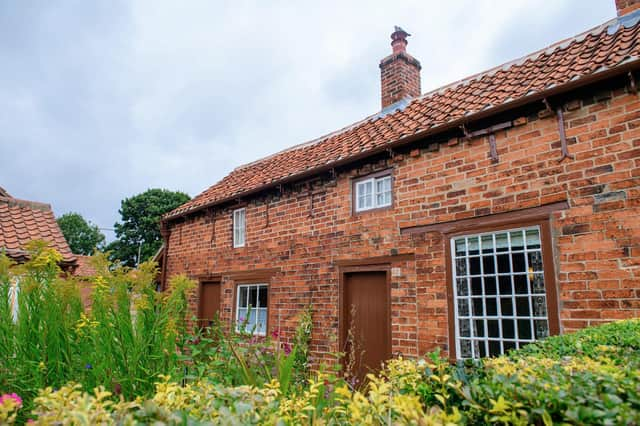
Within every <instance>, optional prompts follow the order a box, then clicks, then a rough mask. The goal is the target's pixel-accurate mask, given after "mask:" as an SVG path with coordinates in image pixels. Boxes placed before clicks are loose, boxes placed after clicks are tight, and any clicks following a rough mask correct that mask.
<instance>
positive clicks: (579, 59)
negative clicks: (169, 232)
mask: <svg viewBox="0 0 640 426" xmlns="http://www.w3.org/2000/svg"><path fill="white" fill-rule="evenodd" d="M639 20H640V10H638V11H636V12H633V13H630V14H628V15H625V16H622V17H618V18H615V19H613V20H611V21H609V22H607V23H605V24H602V25H600V26H599V27H596V28H594V29H592V30H590V31H588V32H585V33H583V34H581V35H579V36H576V37H574V38H571V39H567V40H564V41H562V42H559V43H556V44H554V45H552V46H549V47H548V48H546V49H543V50H540V51H538V52H535V53H533V54H531V55H528V56H526V57H523V58H521V59H519V60H516V61H512V62H509V63H507V64H504V65H502V66H499V67H496V68H493V69H491V70H489V71H486V72H484V73H481V74H477V75H475V76H472V77H469V78H467V79H465V80H461V81H458V82H456V83H453V84H451V85H449V86H445V87H442V88H440V89H438V90H435V91H433V92H430V93H427V94H425V95H422V96H421V97H418V98H416V99H413V100H410V101H405V102H404V103H403V102H402V101H401V102H399V103H398V104H397V105H395V107H396V108H398V109H397V110H391V111H382V112H381V113H378V114H376V115H373V116H370V117H368V118H366V119H364V120H362V121H360V122H358V123H355V124H353V125H351V126H349V127H346V128H344V129H342V130H340V131H337V132H334V133H332V134H329V135H327V136H324V137H322V138H319V139H316V140H314V141H311V142H308V143H306V144H302V145H298V146H295V147H292V148H290V149H287V150H285V151H282V152H279V153H277V154H274V155H272V156H269V157H266V158H264V159H262V160H258V161H256V162H253V163H250V164H247V165H244V166H241V167H238V168H236V169H235V170H233V171H232V172H231V173H230V174H229V175H227V176H226V177H225V178H223V179H222V180H221V181H220V182H218V183H216V184H215V185H213V186H211V187H210V188H209V189H207V190H205V191H204V192H202V193H201V194H200V195H198V196H196V197H195V198H193V199H192V200H190V201H188V202H187V203H185V204H183V205H182V206H180V207H178V208H177V209H175V210H173V211H172V212H170V213H168V214H167V215H166V216H165V219H170V218H172V217H177V216H181V215H183V214H185V213H188V212H190V211H194V210H198V209H200V208H203V207H205V206H209V205H213V204H216V203H218V202H221V201H223V200H226V199H230V198H232V197H240V196H242V195H243V194H244V193H247V192H249V191H252V190H255V189H256V188H259V187H262V186H265V185H269V184H276V183H277V182H278V181H281V180H283V179H286V178H289V177H292V176H295V175H298V174H302V173H304V172H306V171H309V170H311V169H314V168H317V167H321V166H326V165H330V164H332V163H336V162H338V161H343V160H345V159H347V158H349V157H354V156H359V155H361V154H363V153H365V152H366V151H370V150H373V149H377V148H380V147H384V146H385V145H387V144H389V143H392V142H395V141H398V140H399V139H401V138H403V137H407V136H411V135H415V134H418V133H421V132H423V131H426V130H429V129H435V128H438V127H440V126H443V125H446V124H447V123H451V122H452V121H456V120H459V119H462V118H464V117H468V116H470V115H472V114H475V113H478V112H481V111H488V110H491V109H493V108H496V107H500V106H505V105H507V104H509V103H510V102H513V101H516V100H519V99H522V98H525V97H528V96H531V95H533V94H535V93H539V92H541V91H545V90H548V89H551V88H557V87H558V86H562V85H565V84H568V83H572V82H576V81H579V80H581V79H584V78H585V77H588V76H591V75H594V74H596V73H599V72H602V71H606V70H610V69H613V68H615V67H617V66H620V65H622V64H624V63H628V62H631V61H636V60H638V59H639V57H640V25H638V21H639Z"/></svg>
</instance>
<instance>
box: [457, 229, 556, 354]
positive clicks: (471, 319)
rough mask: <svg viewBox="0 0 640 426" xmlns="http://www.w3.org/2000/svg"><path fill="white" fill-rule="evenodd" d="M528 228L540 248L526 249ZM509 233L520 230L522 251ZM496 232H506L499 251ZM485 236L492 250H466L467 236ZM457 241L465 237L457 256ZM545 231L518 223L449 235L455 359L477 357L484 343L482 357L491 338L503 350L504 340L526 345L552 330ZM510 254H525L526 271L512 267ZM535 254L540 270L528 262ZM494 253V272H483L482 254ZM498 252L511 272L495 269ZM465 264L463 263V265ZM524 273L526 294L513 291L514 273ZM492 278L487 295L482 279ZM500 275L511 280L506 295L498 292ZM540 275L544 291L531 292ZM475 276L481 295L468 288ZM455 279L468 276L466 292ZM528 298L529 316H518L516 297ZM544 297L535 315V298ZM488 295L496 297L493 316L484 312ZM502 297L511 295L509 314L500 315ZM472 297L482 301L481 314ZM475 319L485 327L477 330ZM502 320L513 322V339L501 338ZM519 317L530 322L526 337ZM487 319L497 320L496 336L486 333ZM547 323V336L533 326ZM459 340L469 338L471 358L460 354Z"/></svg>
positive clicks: (480, 239)
mask: <svg viewBox="0 0 640 426" xmlns="http://www.w3.org/2000/svg"><path fill="white" fill-rule="evenodd" d="M531 230H537V232H538V237H539V247H538V248H529V244H528V242H527V231H531ZM512 232H522V235H523V241H524V242H523V249H522V250H513V247H514V246H513V244H512V242H511V237H512ZM498 234H506V235H507V250H505V251H498V250H497V247H498V245H497V244H496V235H498ZM484 236H492V252H491V253H483V251H482V250H483V249H482V247H481V246H480V245H479V247H478V255H475V254H474V255H470V254H469V251H468V247H469V240H470V239H475V238H477V239H478V240H477V241H478V243H479V244H482V241H483V240H482V237H484ZM459 240H465V241H464V245H465V254H464V255H460V256H458V255H457V252H456V241H459ZM544 246H545V244H544V234H543V231H542V228H541V226H539V225H534V226H519V227H514V228H510V229H504V230H495V231H489V232H482V233H469V234H465V235H458V236H452V237H451V238H450V247H451V270H452V278H453V279H452V285H453V290H452V292H453V300H454V303H453V305H454V306H453V309H454V316H453V317H454V321H455V327H454V328H455V345H456V357H457V358H458V359H460V360H461V359H469V358H476V359H477V358H480V356H481V349H480V348H479V345H483V346H484V353H485V356H490V349H489V345H490V342H491V341H494V342H498V343H499V344H500V352H501V353H505V352H506V350H505V342H509V343H510V345H511V344H513V345H514V348H519V347H522V346H523V345H525V344H527V343H531V342H534V341H536V340H538V339H540V338H544V337H546V336H548V335H549V334H550V333H551V318H550V315H549V311H550V309H549V297H550V294H549V291H548V287H547V286H548V283H547V282H546V280H545V271H544V261H543V256H545V255H546V256H548V255H549V253H547V254H544V253H543V250H544ZM513 253H517V254H520V253H523V254H524V262H525V272H524V273H522V272H517V271H514V270H513V261H512V254H513ZM534 253H535V254H536V257H534V259H536V260H537V259H539V260H538V261H539V265H536V267H539V268H540V269H535V270H534V269H533V268H532V266H531V265H530V261H529V259H530V254H534ZM490 254H493V273H487V274H485V273H484V263H483V257H487V256H488V255H490ZM498 255H508V257H509V265H510V266H509V271H510V272H504V273H501V272H499V271H498V257H497V256H498ZM537 255H539V258H538V257H537ZM476 257H478V258H479V267H480V274H479V275H478V274H471V269H470V259H471V258H476ZM459 260H462V261H463V263H462V266H464V267H465V268H466V273H465V274H464V275H462V278H460V277H459V275H458V270H457V268H456V262H457V261H459ZM465 265H466V266H465ZM522 275H524V276H526V284H527V292H526V293H521V292H518V291H517V290H516V287H515V277H516V276H522ZM492 276H493V277H495V286H496V293H495V295H493V294H490V295H487V294H485V290H486V288H485V284H484V279H485V277H492ZM501 276H509V277H510V281H511V292H510V293H508V294H505V295H501V293H500V282H499V277H501ZM536 276H537V277H541V278H542V285H543V291H542V292H534V291H532V288H534V287H535V285H536V284H534V282H535V281H534V277H536ZM472 277H474V278H477V277H480V278H481V279H482V283H483V284H482V294H481V295H480V296H477V295H475V296H474V295H473V293H472V288H471V278H472ZM458 278H460V279H461V280H464V279H467V283H466V285H467V290H466V294H463V295H460V294H458V293H459V289H458ZM463 282H464V281H463ZM524 297H527V298H528V302H529V307H528V312H529V313H528V315H518V312H517V305H516V298H524ZM541 297H542V298H544V315H537V314H536V307H535V306H534V305H535V302H534V300H538V301H539V298H541ZM489 298H495V299H496V303H497V305H496V314H495V315H488V313H487V300H488V299H489ZM502 298H505V299H508V298H511V301H512V306H511V315H503V314H502V308H501V304H502V301H501V299H502ZM474 299H479V300H482V305H483V308H482V314H481V315H476V314H475V313H474V312H473V300H474ZM460 304H462V305H463V306H462V307H463V309H462V311H468V312H467V315H464V316H462V317H460V310H459V309H460V306H459V305H460ZM465 305H466V306H467V309H464V306H465ZM461 320H463V321H468V323H467V324H468V327H469V328H470V330H469V331H468V333H467V334H468V336H461V330H460V326H461ZM476 320H480V321H481V323H482V324H483V325H484V330H481V331H478V330H476V327H475V321H476ZM504 320H513V321H514V324H513V328H514V329H513V338H511V337H504V333H503V321H504ZM521 320H528V321H529V327H530V338H526V337H522V338H521V337H520V336H519V325H518V321H521ZM489 321H497V325H498V330H499V337H495V336H489V330H488V325H487V324H488V322H489ZM545 322H546V335H545V334H544V333H543V332H542V330H543V328H541V330H537V329H536V326H537V325H542V324H543V323H545ZM538 334H540V337H537V335H538ZM462 340H465V341H470V342H471V348H470V349H471V357H468V356H462V353H463V351H462V347H461V343H462Z"/></svg>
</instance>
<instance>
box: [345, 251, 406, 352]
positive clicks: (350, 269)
mask: <svg viewBox="0 0 640 426" xmlns="http://www.w3.org/2000/svg"><path fill="white" fill-rule="evenodd" d="M354 272H384V273H385V276H386V280H385V282H386V290H387V306H386V308H387V309H386V315H385V316H386V318H387V337H388V342H389V344H388V347H387V350H388V353H389V357H392V356H393V337H392V327H391V264H388V263H385V264H374V265H371V264H362V265H350V266H339V267H338V276H339V282H338V352H342V350H343V349H344V343H345V342H344V340H345V339H346V337H347V328H348V325H347V324H346V312H345V308H344V302H345V295H344V290H345V281H346V280H345V275H346V274H349V273H354ZM345 359H346V357H343V359H342V362H343V363H344V361H345Z"/></svg>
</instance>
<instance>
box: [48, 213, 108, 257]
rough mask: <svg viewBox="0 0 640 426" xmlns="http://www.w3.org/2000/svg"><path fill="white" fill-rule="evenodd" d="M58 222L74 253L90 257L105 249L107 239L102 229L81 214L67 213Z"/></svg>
mask: <svg viewBox="0 0 640 426" xmlns="http://www.w3.org/2000/svg"><path fill="white" fill-rule="evenodd" d="M56 221H57V222H58V226H59V227H60V230H61V231H62V235H64V238H65V239H66V240H67V242H68V243H69V248H71V251H72V252H73V253H75V254H84V255H87V256H89V255H92V254H93V252H94V251H95V250H96V249H97V250H101V249H102V248H103V247H104V242H105V238H104V235H103V234H102V232H100V229H98V227H97V226H96V225H93V224H91V223H89V222H87V221H86V220H85V219H84V218H83V217H82V216H81V215H80V214H79V213H65V214H63V215H62V216H60V217H59V218H58V219H56Z"/></svg>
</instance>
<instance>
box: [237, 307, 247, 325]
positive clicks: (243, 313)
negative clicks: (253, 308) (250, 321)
mask: <svg viewBox="0 0 640 426" xmlns="http://www.w3.org/2000/svg"><path fill="white" fill-rule="evenodd" d="M247 311H248V310H247V308H238V314H237V317H238V324H242V323H243V322H245V320H246V319H247Z"/></svg>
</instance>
